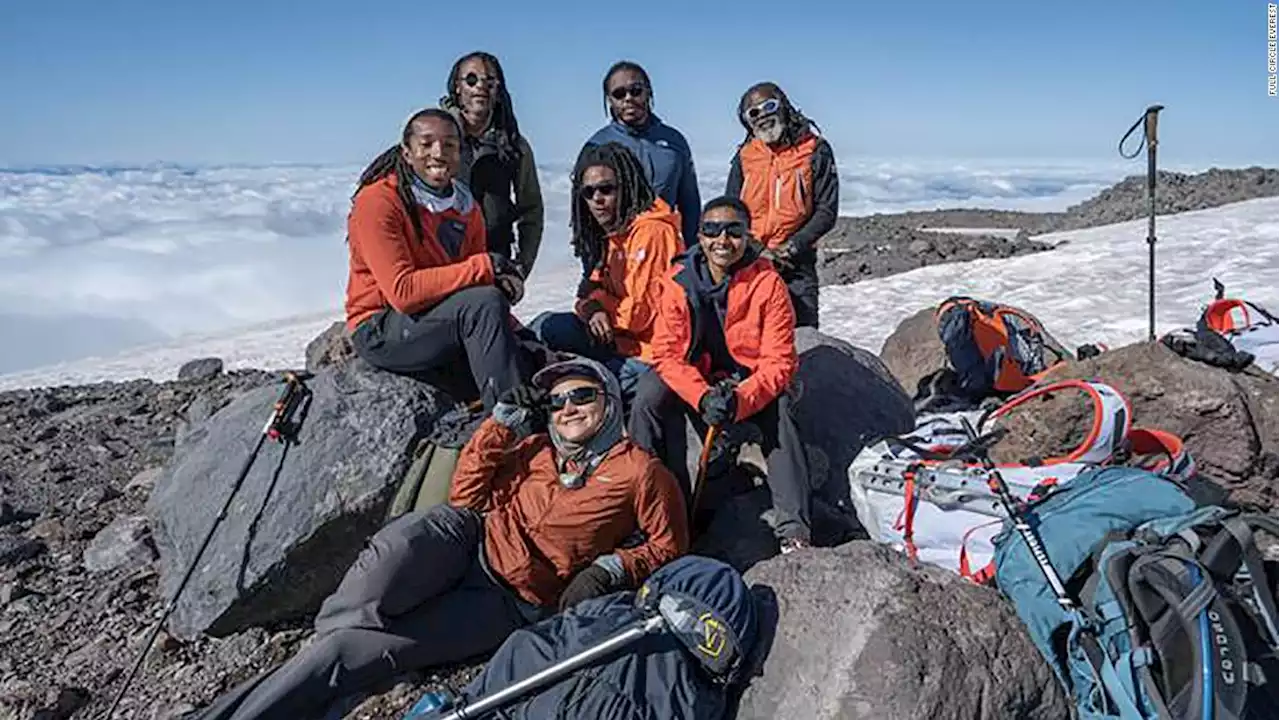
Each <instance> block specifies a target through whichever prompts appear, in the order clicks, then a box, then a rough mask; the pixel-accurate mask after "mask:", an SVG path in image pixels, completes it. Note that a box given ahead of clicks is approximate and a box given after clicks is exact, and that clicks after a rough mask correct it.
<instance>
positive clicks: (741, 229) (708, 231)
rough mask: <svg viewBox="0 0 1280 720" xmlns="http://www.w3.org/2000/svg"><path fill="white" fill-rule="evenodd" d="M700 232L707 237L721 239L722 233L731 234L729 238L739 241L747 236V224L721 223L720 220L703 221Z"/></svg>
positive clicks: (740, 222)
mask: <svg viewBox="0 0 1280 720" xmlns="http://www.w3.org/2000/svg"><path fill="white" fill-rule="evenodd" d="M698 232H699V233H700V234H702V235H703V236H705V237H709V238H713V237H720V235H721V233H729V237H731V238H734V239H738V238H741V237H743V236H744V235H746V234H747V224H746V223H744V222H742V221H741V220H729V221H728V222H720V221H718V220H703V221H702V224H701V225H699V226H698Z"/></svg>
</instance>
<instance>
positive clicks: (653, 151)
mask: <svg viewBox="0 0 1280 720" xmlns="http://www.w3.org/2000/svg"><path fill="white" fill-rule="evenodd" d="M608 142H616V143H619V144H621V145H624V146H626V148H627V149H628V150H630V151H631V152H632V153H634V154H635V156H636V158H637V159H638V160H639V161H640V167H642V168H644V171H645V175H646V176H647V177H648V178H649V184H650V185H652V186H653V192H654V194H655V195H657V196H658V197H661V198H662V199H663V200H666V201H667V204H668V205H670V206H671V207H673V208H675V209H676V211H678V212H679V213H680V222H681V228H683V230H682V232H683V234H684V242H685V245H686V246H689V245H693V244H695V243H697V242H698V216H699V215H701V214H702V198H701V197H700V195H699V193H698V174H697V172H695V171H694V168H693V152H692V151H691V150H690V149H689V141H687V140H685V138H684V135H681V134H680V131H679V130H676V129H675V128H673V127H671V126H670V125H667V124H665V123H663V122H662V119H661V118H659V117H658V116H657V115H652V114H651V115H650V116H649V124H648V125H646V126H645V127H644V128H643V129H640V130H637V129H635V128H632V127H631V126H629V125H627V124H625V123H621V122H618V121H617V120H615V121H613V122H611V123H609V124H608V125H605V126H604V127H602V128H600V129H599V130H597V131H596V134H595V135H592V136H591V139H590V140H587V142H586V145H585V146H584V147H583V149H584V150H585V149H586V147H589V146H591V145H604V144H605V143H608Z"/></svg>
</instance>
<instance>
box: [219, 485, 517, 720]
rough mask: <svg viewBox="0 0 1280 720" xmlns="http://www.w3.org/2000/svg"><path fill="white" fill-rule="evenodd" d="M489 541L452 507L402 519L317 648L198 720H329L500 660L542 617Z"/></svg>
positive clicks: (363, 559)
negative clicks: (401, 679) (379, 689)
mask: <svg viewBox="0 0 1280 720" xmlns="http://www.w3.org/2000/svg"><path fill="white" fill-rule="evenodd" d="M482 535H483V525H482V523H481V521H480V517H479V516H478V515H477V514H475V513H474V512H471V511H469V510H459V509H457V508H454V507H451V506H448V505H436V506H435V507H432V508H431V509H429V510H427V511H425V512H411V513H408V514H406V515H402V516H400V517H399V518H397V519H396V520H394V521H393V522H391V523H390V524H388V525H387V526H386V527H384V528H382V529H381V530H379V531H378V532H377V533H376V534H375V535H374V536H373V537H372V538H370V539H369V542H368V543H367V544H366V546H365V548H364V550H362V551H361V552H360V556H359V557H358V558H356V561H355V564H353V565H352V566H351V568H350V569H349V570H347V574H346V576H345V577H343V579H342V583H341V584H340V585H339V586H338V589H337V590H335V591H334V593H333V594H332V595H330V596H329V597H328V598H326V599H325V601H324V604H323V605H321V607H320V612H319V613H317V615H316V619H315V629H316V636H315V637H314V638H313V639H312V642H311V644H310V645H308V646H307V647H305V648H304V649H303V650H302V651H301V652H299V653H298V654H297V655H295V656H294V657H293V658H292V659H290V660H289V661H288V662H286V663H285V664H284V665H282V666H280V667H278V668H276V669H275V670H273V671H270V672H267V673H264V674H262V675H260V676H258V677H256V678H253V679H250V680H249V681H247V682H245V683H243V684H242V685H240V686H239V687H237V688H235V689H234V690H232V691H231V692H229V693H227V694H226V695H224V696H223V697H221V698H219V699H218V700H217V702H215V703H214V704H213V705H211V706H210V707H209V708H208V709H207V710H205V711H204V712H203V713H202V714H201V715H200V716H199V717H200V718H202V720H214V719H218V720H231V719H233V718H234V719H235V720H249V719H250V718H263V719H265V718H297V719H298V720H303V719H305V718H320V717H323V716H324V714H325V712H326V711H328V710H329V709H330V706H331V705H333V704H334V703H335V702H336V701H338V700H341V699H345V698H348V697H350V696H352V695H359V694H361V693H362V692H363V691H366V690H369V689H371V688H372V687H374V686H376V685H378V684H379V683H381V682H385V681H388V680H391V679H392V678H394V677H395V676H397V675H399V674H401V673H404V672H408V671H411V670H417V669H421V668H427V667H433V666H437V665H445V664H449V663H455V662H458V661H461V660H465V659H467V658H470V657H473V656H476V655H480V654H483V653H487V652H492V651H493V650H494V649H496V648H497V647H498V646H499V645H501V644H502V641H503V640H505V639H506V638H507V636H508V635H510V634H511V633H512V632H514V631H515V630H517V629H519V628H521V627H523V626H525V625H527V624H528V623H529V622H532V621H533V620H536V619H538V618H539V617H540V615H541V614H542V613H540V612H539V610H538V609H537V608H535V607H534V606H532V605H530V604H528V603H525V602H524V601H522V600H520V599H519V598H518V597H517V596H516V595H515V594H514V593H512V592H511V591H509V590H508V589H506V588H505V587H502V586H501V585H500V584H499V583H498V582H496V581H495V580H494V579H493V578H492V577H491V576H490V574H489V572H488V571H487V570H486V568H485V567H484V562H483V559H482V548H483V539H482Z"/></svg>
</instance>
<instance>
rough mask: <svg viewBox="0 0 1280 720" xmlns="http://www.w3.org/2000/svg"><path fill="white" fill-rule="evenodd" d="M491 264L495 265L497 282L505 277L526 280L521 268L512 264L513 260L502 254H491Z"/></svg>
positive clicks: (494, 275)
mask: <svg viewBox="0 0 1280 720" xmlns="http://www.w3.org/2000/svg"><path fill="white" fill-rule="evenodd" d="M489 262H490V263H492V264H493V277H494V279H495V280H496V279H497V278H499V277H502V276H503V275H510V276H512V277H518V278H520V279H521V280H524V273H522V272H520V266H519V265H516V264H515V263H514V262H512V260H511V258H509V257H507V256H506V255H503V254H502V253H496V252H491V253H489Z"/></svg>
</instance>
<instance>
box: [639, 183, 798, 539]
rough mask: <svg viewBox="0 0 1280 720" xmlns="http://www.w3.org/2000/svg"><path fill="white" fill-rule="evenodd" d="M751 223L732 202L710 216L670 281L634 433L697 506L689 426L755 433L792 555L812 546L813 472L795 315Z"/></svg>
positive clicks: (778, 524) (713, 205)
mask: <svg viewBox="0 0 1280 720" xmlns="http://www.w3.org/2000/svg"><path fill="white" fill-rule="evenodd" d="M750 217H751V214H750V210H748V209H747V207H746V205H745V204H743V202H742V201H741V200H739V199H738V198H735V197H728V196H725V197H719V198H716V199H714V200H712V201H711V202H709V203H707V205H706V207H705V208H704V209H703V211H702V218H701V221H700V222H699V225H698V245H695V246H694V247H692V248H690V249H689V250H688V251H687V252H685V253H684V254H683V255H681V256H680V257H679V258H677V261H676V263H675V266H674V267H673V268H672V269H671V271H670V272H669V274H668V275H667V276H666V277H665V278H664V281H663V285H664V287H663V292H662V301H661V304H660V309H659V312H658V320H657V327H656V329H655V330H654V334H653V363H654V364H653V368H654V372H652V373H649V374H647V375H645V376H644V377H642V378H641V379H640V383H639V385H638V387H637V388H636V397H635V401H634V403H633V404H632V409H631V420H630V423H629V425H628V431H629V434H630V435H631V437H632V439H633V440H635V442H636V443H637V444H638V445H640V446H641V447H643V448H645V449H646V450H649V451H650V452H652V453H654V454H655V455H657V456H658V457H660V458H663V459H664V461H665V464H666V466H667V467H668V468H671V469H672V471H673V472H674V473H675V474H676V476H677V477H678V478H679V479H680V481H681V488H682V489H683V490H685V491H686V493H687V494H688V495H687V497H697V495H698V492H697V490H698V489H697V488H694V487H692V485H691V483H690V481H689V477H688V471H687V466H686V464H685V431H684V425H685V423H684V419H685V417H686V416H688V417H690V419H691V420H692V421H693V423H694V425H695V427H697V429H698V430H699V436H700V437H702V436H704V434H705V433H706V430H707V428H708V427H717V428H719V429H720V430H724V429H726V428H727V427H728V426H730V425H733V424H736V423H751V424H753V425H755V426H756V427H757V428H758V429H759V430H760V432H761V435H762V437H763V440H762V447H761V449H762V450H763V451H764V454H765V458H766V461H767V463H768V478H767V482H768V484H769V491H770V493H771V495H772V497H773V508H774V521H773V525H774V532H775V534H776V535H777V537H778V542H779V548H780V550H781V551H782V552H784V553H786V552H791V551H793V550H796V549H798V548H803V547H808V546H809V545H810V542H811V537H810V524H809V508H810V499H811V495H812V493H811V490H810V484H809V468H808V464H807V461H806V459H805V451H804V446H803V445H802V444H801V441H800V434H799V430H798V429H797V427H796V422H795V418H794V417H793V415H792V411H793V410H792V408H793V406H792V398H791V395H790V394H789V393H788V388H789V387H790V385H791V382H792V380H793V378H794V377H795V374H796V370H797V368H798V366H799V358H798V356H797V354H796V346H795V313H794V311H793V310H792V307H791V300H790V298H789V297H788V294H787V287H786V285H785V284H784V283H783V281H782V278H781V277H780V276H779V275H778V271H777V270H775V269H774V267H773V264H772V263H770V262H769V261H768V260H766V259H764V258H763V257H761V256H760V249H759V245H758V244H757V243H755V242H753V241H752V240H753V239H752V238H751V235H750V231H749V229H748V226H749V223H750ZM689 506H690V510H691V512H692V511H696V510H697V508H696V507H693V503H692V502H690V503H689Z"/></svg>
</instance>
